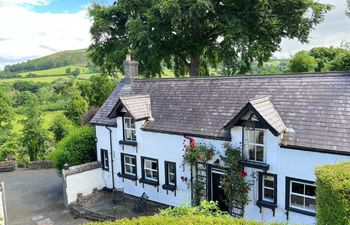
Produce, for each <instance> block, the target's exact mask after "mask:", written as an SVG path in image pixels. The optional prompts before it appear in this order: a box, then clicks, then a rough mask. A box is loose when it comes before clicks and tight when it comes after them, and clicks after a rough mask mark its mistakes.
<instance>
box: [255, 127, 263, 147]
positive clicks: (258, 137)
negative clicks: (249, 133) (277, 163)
mask: <svg viewBox="0 0 350 225" xmlns="http://www.w3.org/2000/svg"><path fill="white" fill-rule="evenodd" d="M255 134H256V136H255V137H256V143H257V144H264V131H263V130H257V131H256V133H255Z"/></svg>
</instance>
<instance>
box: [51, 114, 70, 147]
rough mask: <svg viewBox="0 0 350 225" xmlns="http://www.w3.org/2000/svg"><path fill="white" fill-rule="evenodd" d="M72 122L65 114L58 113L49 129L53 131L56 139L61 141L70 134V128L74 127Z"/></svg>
mask: <svg viewBox="0 0 350 225" xmlns="http://www.w3.org/2000/svg"><path fill="white" fill-rule="evenodd" d="M72 127H73V124H72V122H71V121H70V120H69V119H67V117H66V116H65V115H63V114H58V115H57V116H56V117H55V118H54V119H53V121H52V125H51V127H50V128H49V130H50V131H51V132H52V133H53V135H54V137H55V141H56V142H59V141H60V140H62V139H63V138H64V137H65V136H67V135H68V132H69V130H70V129H72Z"/></svg>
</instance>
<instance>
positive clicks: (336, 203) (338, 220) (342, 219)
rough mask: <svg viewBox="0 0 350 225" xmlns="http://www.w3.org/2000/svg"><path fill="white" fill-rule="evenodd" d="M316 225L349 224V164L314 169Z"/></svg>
mask: <svg viewBox="0 0 350 225" xmlns="http://www.w3.org/2000/svg"><path fill="white" fill-rule="evenodd" d="M316 176H317V181H316V184H317V200H316V201H317V213H316V214H317V217H316V218H317V224H318V225H326V224H344V225H345V224H350V162H347V163H341V164H336V165H327V166H322V167H318V168H317V169H316Z"/></svg>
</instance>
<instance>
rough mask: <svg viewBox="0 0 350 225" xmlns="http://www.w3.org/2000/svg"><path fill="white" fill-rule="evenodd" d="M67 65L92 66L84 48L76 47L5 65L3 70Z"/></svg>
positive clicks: (25, 69) (33, 69) (45, 68)
mask: <svg viewBox="0 0 350 225" xmlns="http://www.w3.org/2000/svg"><path fill="white" fill-rule="evenodd" d="M68 65H75V66H82V67H89V66H92V63H91V62H90V60H89V59H88V57H87V55H86V49H78V50H68V51H62V52H57V53H54V54H51V55H48V56H44V57H41V58H37V59H32V60H28V61H27V62H23V63H17V64H14V65H7V66H5V68H4V71H5V72H7V73H21V72H30V71H38V70H47V69H52V68H58V67H63V66H68Z"/></svg>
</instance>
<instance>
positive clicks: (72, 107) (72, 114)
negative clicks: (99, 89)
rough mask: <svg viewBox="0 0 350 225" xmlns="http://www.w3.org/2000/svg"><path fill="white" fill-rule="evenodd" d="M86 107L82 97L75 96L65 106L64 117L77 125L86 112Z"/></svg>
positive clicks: (86, 104)
mask: <svg viewBox="0 0 350 225" xmlns="http://www.w3.org/2000/svg"><path fill="white" fill-rule="evenodd" d="M88 107H89V106H88V103H87V101H86V100H85V99H84V98H83V97H81V96H79V95H77V96H75V97H73V98H72V100H71V101H70V102H69V103H68V104H67V105H66V107H65V109H64V115H65V116H66V117H67V118H68V119H70V120H72V121H74V122H75V123H77V124H79V122H80V119H81V117H82V116H83V115H84V114H85V112H86V111H87V110H88Z"/></svg>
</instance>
